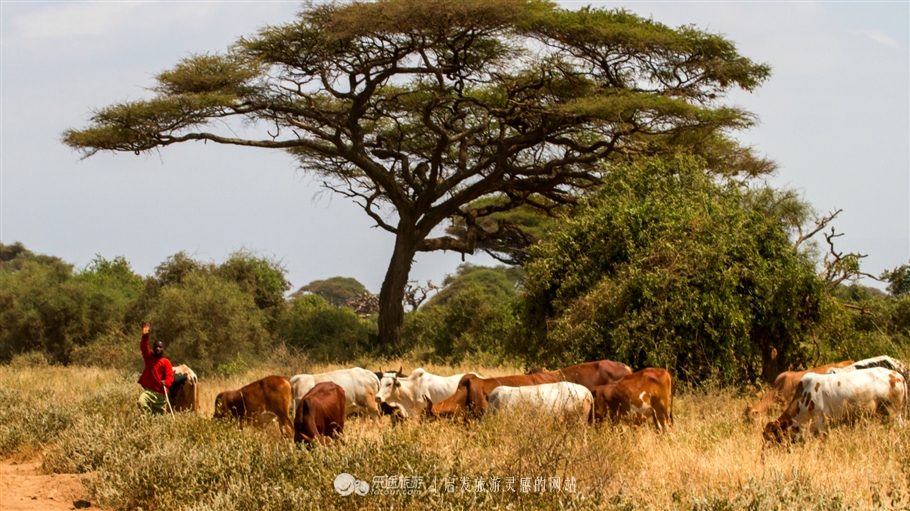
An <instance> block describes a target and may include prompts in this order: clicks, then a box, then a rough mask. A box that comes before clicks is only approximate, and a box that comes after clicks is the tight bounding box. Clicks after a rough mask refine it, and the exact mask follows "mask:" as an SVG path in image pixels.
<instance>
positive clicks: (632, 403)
mask: <svg viewBox="0 0 910 511" xmlns="http://www.w3.org/2000/svg"><path fill="white" fill-rule="evenodd" d="M593 394H594V420H603V419H605V418H606V417H608V416H609V417H610V418H611V419H612V420H613V422H619V420H620V419H622V418H630V419H632V420H633V421H634V419H635V416H636V415H639V416H642V417H652V418H653V419H654V427H656V428H657V430H658V431H666V429H667V426H668V425H672V424H673V378H672V377H671V376H670V373H669V372H667V371H666V370H665V369H659V368H655V367H648V368H645V369H642V370H641V371H637V372H634V373H632V374H630V375H628V376H626V377H624V378H622V379H621V380H619V381H617V382H614V383H610V384H608V385H601V386H598V387H595V388H594V392H593Z"/></svg>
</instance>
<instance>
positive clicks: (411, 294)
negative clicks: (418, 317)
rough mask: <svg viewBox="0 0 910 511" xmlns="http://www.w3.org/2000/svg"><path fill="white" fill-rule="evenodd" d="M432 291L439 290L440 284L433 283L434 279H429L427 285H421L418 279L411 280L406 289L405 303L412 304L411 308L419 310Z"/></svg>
mask: <svg viewBox="0 0 910 511" xmlns="http://www.w3.org/2000/svg"><path fill="white" fill-rule="evenodd" d="M430 291H439V286H437V285H435V284H433V281H432V280H428V281H427V285H426V286H421V285H420V282H419V281H416V280H412V281H409V282H408V285H407V287H406V288H405V289H404V304H405V305H407V306H410V307H411V310H417V308H418V307H420V304H422V303H423V302H424V300H426V299H427V295H428V294H429V293H430Z"/></svg>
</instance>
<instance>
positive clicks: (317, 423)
mask: <svg viewBox="0 0 910 511" xmlns="http://www.w3.org/2000/svg"><path fill="white" fill-rule="evenodd" d="M346 402H347V401H346V398H345V395H344V389H343V388H342V387H341V386H340V385H336V384H335V383H332V382H330V381H326V382H322V383H317V384H316V386H314V387H313V388H312V389H310V390H309V392H307V393H306V394H305V395H304V396H303V398H301V399H300V401H298V402H297V413H296V414H294V442H297V443H300V442H306V443H307V444H312V443H313V442H317V441H318V442H320V443H322V444H323V445H329V444H330V443H332V437H334V436H335V435H337V434H341V433H344V415H345V413H344V412H345V405H346Z"/></svg>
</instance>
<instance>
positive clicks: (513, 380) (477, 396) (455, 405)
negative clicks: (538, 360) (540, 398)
mask: <svg viewBox="0 0 910 511" xmlns="http://www.w3.org/2000/svg"><path fill="white" fill-rule="evenodd" d="M560 379H561V378H560V377H559V376H558V375H557V374H554V373H535V374H517V375H513V376H502V377H499V378H481V377H479V376H477V375H476V374H472V373H469V374H466V375H464V376H463V377H462V378H461V381H459V382H458V388H457V389H456V390H455V393H454V394H452V396H451V397H449V398H448V399H446V400H445V401H442V402H440V403H437V404H434V405H432V406H431V407H430V414H431V415H433V416H434V417H438V416H440V415H452V414H455V413H458V412H460V411H463V410H464V411H467V412H469V413H471V414H473V415H474V416H476V417H480V416H482V415H483V414H484V412H486V411H487V405H488V403H487V396H488V395H489V394H490V392H491V391H492V390H493V389H495V388H496V387H498V386H500V385H506V386H509V387H523V386H526V385H539V384H541V383H556V382H558V381H560Z"/></svg>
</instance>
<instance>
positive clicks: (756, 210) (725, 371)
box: [512, 158, 833, 382]
mask: <svg viewBox="0 0 910 511" xmlns="http://www.w3.org/2000/svg"><path fill="white" fill-rule="evenodd" d="M754 193H755V192H750V191H748V190H743V189H741V188H740V187H739V186H738V185H736V184H734V183H728V182H723V181H718V180H714V179H711V178H709V177H707V176H705V175H704V173H703V172H702V171H701V168H700V164H699V162H698V161H695V160H693V159H689V158H678V159H676V160H673V161H669V162H665V161H662V160H645V161H643V162H640V163H637V164H634V165H629V166H619V167H616V168H612V169H611V170H610V172H609V173H608V175H607V177H606V178H605V181H604V183H603V186H602V188H601V190H600V191H599V193H598V194H597V196H596V197H594V198H592V200H590V202H589V203H588V204H587V205H586V207H584V208H582V209H581V210H580V211H579V212H578V214H577V215H576V216H575V217H574V218H572V219H571V220H569V221H568V222H566V223H565V224H564V226H562V228H561V229H559V230H558V231H557V232H556V233H554V235H553V236H552V237H551V238H550V239H549V240H548V241H546V242H544V243H542V244H540V245H537V246H535V247H534V248H533V249H532V256H533V257H532V260H531V261H530V262H529V264H528V265H527V266H526V269H527V278H526V281H525V294H524V298H523V309H522V324H523V327H524V328H523V331H522V332H521V333H519V335H517V336H516V337H515V338H514V341H515V342H513V343H512V349H513V350H514V351H516V352H519V353H522V354H523V356H524V357H525V359H526V360H527V361H528V362H529V363H532V364H544V365H547V366H551V367H552V366H554V365H568V364H570V363H577V362H582V361H586V360H596V359H603V358H609V359H616V360H622V361H624V362H626V363H628V364H629V365H632V366H634V367H642V366H656V367H666V368H669V369H670V370H671V371H672V372H673V373H674V374H676V375H677V376H678V377H680V378H682V379H684V380H688V381H694V382H698V381H705V380H709V379H714V380H720V381H726V382H736V381H739V382H742V381H748V380H753V379H758V378H759V377H762V378H764V379H765V380H768V379H771V378H773V377H774V376H776V375H777V374H778V372H780V370H782V369H784V368H787V367H788V366H790V365H802V364H805V363H806V360H807V359H808V356H809V346H810V344H811V336H812V333H813V331H814V328H816V327H817V326H818V325H819V324H820V323H821V322H822V321H823V319H824V317H825V316H826V311H830V310H831V308H832V307H833V306H832V305H830V299H829V298H828V296H827V295H826V292H825V288H824V284H823V282H822V281H821V280H820V279H819V278H818V277H817V275H816V272H815V268H814V265H813V263H812V261H811V260H810V259H809V258H808V257H807V256H806V255H805V254H802V253H799V252H797V251H796V250H795V249H794V247H793V242H792V241H791V240H790V239H789V238H788V233H787V231H786V229H785V222H784V220H783V219H782V217H781V212H779V211H776V210H774V205H773V203H772V202H770V201H766V200H747V199H749V198H754V196H753V197H750V194H754Z"/></svg>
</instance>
